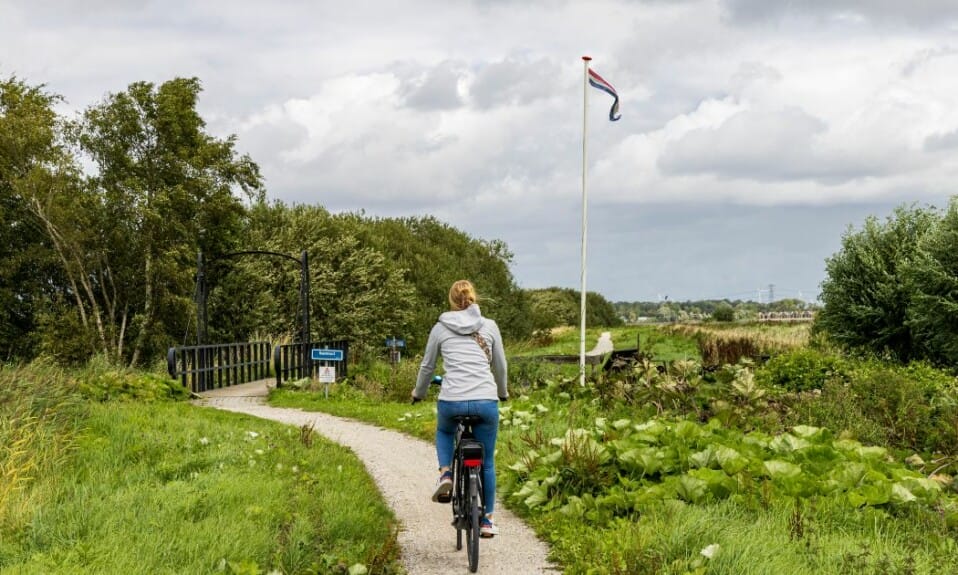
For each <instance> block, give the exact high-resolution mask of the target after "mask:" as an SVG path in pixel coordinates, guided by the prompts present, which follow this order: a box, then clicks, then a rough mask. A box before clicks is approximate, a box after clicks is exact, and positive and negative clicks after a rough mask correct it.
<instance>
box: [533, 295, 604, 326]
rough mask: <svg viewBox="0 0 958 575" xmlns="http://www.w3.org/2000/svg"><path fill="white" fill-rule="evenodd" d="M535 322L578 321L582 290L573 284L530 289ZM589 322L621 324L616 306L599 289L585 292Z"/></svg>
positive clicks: (550, 323)
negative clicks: (569, 286) (575, 287)
mask: <svg viewBox="0 0 958 575" xmlns="http://www.w3.org/2000/svg"><path fill="white" fill-rule="evenodd" d="M527 293H528V297H529V300H530V302H531V308H532V318H533V326H534V327H535V328H536V329H542V328H550V327H557V326H563V325H579V314H580V311H581V309H582V300H581V297H580V294H581V292H579V291H577V290H574V289H570V288H559V287H551V288H545V289H536V290H529V291H528V292H527ZM585 306H586V318H585V320H586V325H587V326H608V327H612V326H617V325H621V324H622V320H621V319H620V317H619V314H618V312H617V311H616V309H615V307H614V306H613V305H612V304H611V303H610V302H609V301H608V300H607V299H605V298H604V297H603V296H602V295H601V294H598V293H596V292H586V299H585Z"/></svg>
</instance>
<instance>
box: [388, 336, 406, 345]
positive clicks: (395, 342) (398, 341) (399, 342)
mask: <svg viewBox="0 0 958 575" xmlns="http://www.w3.org/2000/svg"><path fill="white" fill-rule="evenodd" d="M386 347H406V340H404V339H396V338H393V337H391V338H389V339H387V340H386Z"/></svg>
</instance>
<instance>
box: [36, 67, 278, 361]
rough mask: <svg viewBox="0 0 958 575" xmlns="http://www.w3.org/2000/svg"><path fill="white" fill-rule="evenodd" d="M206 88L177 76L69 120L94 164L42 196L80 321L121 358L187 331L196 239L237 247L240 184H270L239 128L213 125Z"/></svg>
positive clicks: (208, 247)
mask: <svg viewBox="0 0 958 575" xmlns="http://www.w3.org/2000/svg"><path fill="white" fill-rule="evenodd" d="M200 91H201V88H200V83H199V81H198V80H197V79H195V78H192V79H183V78H177V79H174V80H170V81H168V82H165V83H163V84H161V85H160V86H159V87H157V86H154V85H153V84H152V83H148V82H138V83H134V84H131V85H130V86H129V88H128V89H127V91H125V92H121V93H117V94H110V95H108V96H107V97H106V99H105V100H104V101H103V102H101V103H100V104H97V105H95V106H92V107H90V108H89V109H87V110H86V112H85V113H84V114H83V117H82V118H81V119H80V121H78V122H77V123H76V124H75V125H74V126H73V127H72V130H71V137H72V140H73V141H74V142H75V143H76V144H77V145H78V146H79V149H80V150H81V151H82V152H84V153H85V154H87V155H88V156H89V158H90V160H91V161H92V162H93V164H95V166H96V174H95V175H94V176H91V177H88V178H87V180H86V182H85V184H84V185H83V186H79V187H77V189H75V190H72V191H71V193H69V194H64V193H54V192H53V191H52V190H51V191H50V193H47V194H46V195H44V196H42V197H40V196H38V197H36V198H35V201H34V208H35V213H36V215H37V216H38V217H39V218H40V219H41V221H43V222H44V225H45V228H46V231H47V234H48V236H49V237H50V238H51V240H52V241H53V243H54V246H55V248H56V250H57V253H58V256H59V259H60V262H61V265H62V268H63V270H64V271H65V273H66V276H67V278H68V281H69V283H70V285H71V286H74V288H73V289H72V290H71V291H72V292H73V294H74V297H75V302H76V310H77V312H78V315H79V317H80V323H81V324H82V325H83V326H84V327H86V328H88V329H90V328H91V326H92V329H94V330H95V333H96V338H97V342H98V350H99V351H100V352H102V353H103V354H105V355H106V356H107V357H109V358H111V359H114V360H116V361H120V360H128V361H129V363H130V364H136V363H138V362H139V360H140V359H141V357H143V356H153V355H157V354H159V353H161V352H162V351H163V349H164V348H165V346H166V345H168V344H169V343H170V342H172V341H174V338H175V337H176V335H175V334H178V333H182V332H183V331H184V330H186V329H187V325H186V323H187V321H188V320H189V318H190V317H191V316H192V313H191V312H192V304H191V299H192V293H193V278H192V276H193V273H194V270H195V259H196V251H197V249H202V250H203V251H204V252H205V253H208V254H209V253H213V254H215V253H222V252H224V251H227V250H229V249H230V246H232V245H234V244H235V242H236V240H237V234H238V233H239V232H240V230H241V223H242V217H243V214H244V207H243V204H242V202H241V200H240V199H239V198H238V197H237V196H236V195H235V194H234V192H235V191H237V190H242V191H244V192H246V194H247V196H248V197H250V198H253V197H257V196H258V195H260V194H261V193H262V192H261V183H260V176H259V171H258V168H257V167H256V165H255V164H254V163H253V162H252V161H251V160H250V159H249V158H248V157H246V156H238V155H237V153H236V151H235V149H234V140H233V138H227V139H226V140H220V139H217V138H214V137H212V136H210V135H209V134H207V133H206V132H205V122H204V121H203V119H202V118H201V117H200V116H199V114H198V113H197V111H196V104H197V100H198V97H199V93H200ZM61 192H62V191H61ZM177 339H178V338H177ZM127 344H130V345H129V347H126V346H127Z"/></svg>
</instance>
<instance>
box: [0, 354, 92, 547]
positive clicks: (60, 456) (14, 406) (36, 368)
mask: <svg viewBox="0 0 958 575" xmlns="http://www.w3.org/2000/svg"><path fill="white" fill-rule="evenodd" d="M83 411H84V409H83V404H82V402H81V400H80V398H79V396H78V395H77V394H76V392H75V391H74V389H73V385H72V383H71V380H70V379H69V377H68V376H67V374H66V373H65V372H64V371H63V370H62V369H59V368H57V367H55V366H53V365H50V364H47V363H36V364H34V365H32V366H6V367H0V530H2V529H5V528H10V527H11V526H14V525H16V524H18V522H19V520H20V519H21V518H22V515H23V512H24V509H25V508H26V507H27V506H28V504H29V500H30V496H29V490H28V488H29V487H30V485H31V484H32V482H34V481H35V480H36V479H37V478H38V477H41V476H44V475H46V474H49V473H51V472H52V471H53V470H55V469H56V468H57V467H58V466H59V465H61V464H62V463H63V461H64V460H65V459H66V458H67V456H68V454H69V453H70V451H71V450H72V448H73V446H74V438H75V436H76V434H77V431H78V428H79V424H80V421H81V420H82V413H83Z"/></svg>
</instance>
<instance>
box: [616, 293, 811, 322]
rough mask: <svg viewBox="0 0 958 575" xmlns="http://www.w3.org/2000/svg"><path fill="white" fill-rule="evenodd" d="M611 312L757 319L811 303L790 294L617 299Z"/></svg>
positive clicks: (630, 317) (634, 316)
mask: <svg viewBox="0 0 958 575" xmlns="http://www.w3.org/2000/svg"><path fill="white" fill-rule="evenodd" d="M612 305H613V307H614V308H615V313H616V314H618V316H619V317H620V318H622V319H623V320H624V321H626V322H629V323H636V322H641V321H660V322H672V321H690V320H703V319H708V318H715V319H720V320H722V321H729V320H732V319H738V320H750V319H757V318H758V317H759V314H763V313H782V312H799V311H806V310H814V309H816V308H817V306H815V305H814V304H810V303H808V302H806V301H803V300H800V299H794V298H786V299H780V300H775V301H773V302H770V303H758V302H754V301H746V300H728V299H721V300H695V301H658V302H651V301H633V302H625V301H617V302H615V303H613V304H612Z"/></svg>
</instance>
